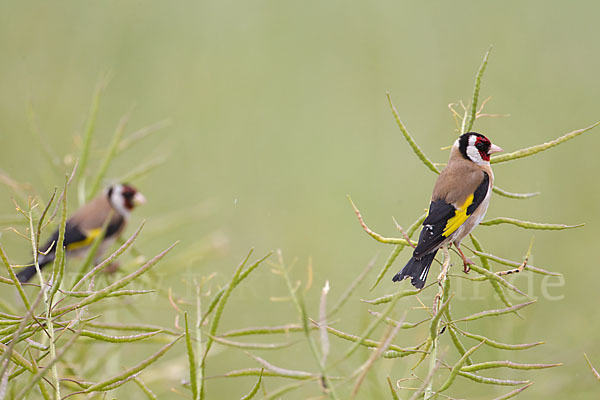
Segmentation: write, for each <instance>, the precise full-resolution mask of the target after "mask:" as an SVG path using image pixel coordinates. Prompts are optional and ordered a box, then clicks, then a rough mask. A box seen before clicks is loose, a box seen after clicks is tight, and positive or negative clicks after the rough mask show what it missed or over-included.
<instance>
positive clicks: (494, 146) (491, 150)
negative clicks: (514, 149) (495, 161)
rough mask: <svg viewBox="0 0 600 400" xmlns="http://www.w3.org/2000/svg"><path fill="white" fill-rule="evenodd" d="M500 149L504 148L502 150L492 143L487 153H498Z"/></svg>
mask: <svg viewBox="0 0 600 400" xmlns="http://www.w3.org/2000/svg"><path fill="white" fill-rule="evenodd" d="M501 151H504V150H502V147H500V146H496V145H495V144H492V145H491V146H490V149H489V150H488V153H489V154H494V153H500V152H501Z"/></svg>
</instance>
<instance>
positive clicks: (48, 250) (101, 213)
mask: <svg viewBox="0 0 600 400" xmlns="http://www.w3.org/2000/svg"><path fill="white" fill-rule="evenodd" d="M145 202H146V199H145V198H144V196H143V195H142V194H141V193H140V192H138V191H137V190H136V189H134V188H133V187H131V186H129V185H126V184H116V185H112V186H109V187H108V188H106V189H105V190H104V192H103V193H102V194H101V195H99V196H98V197H96V198H95V199H93V200H91V201H90V202H89V203H87V204H85V205H84V206H83V207H81V208H80V209H79V210H77V211H76V212H75V213H74V214H73V215H72V216H71V217H70V218H69V219H68V220H67V223H66V227H65V239H64V242H63V243H62V246H64V248H65V255H66V256H67V257H71V256H75V255H81V254H83V253H85V252H86V250H88V248H89V247H90V245H91V244H92V243H93V242H94V240H95V239H96V238H97V237H98V235H100V234H101V233H102V227H103V226H104V224H105V222H106V221H107V219H108V218H110V221H109V222H108V226H107V227H106V233H105V235H104V239H103V242H102V243H101V244H100V247H99V248H98V253H97V254H102V253H103V252H104V251H105V250H106V249H107V248H108V246H109V245H110V244H111V243H112V242H113V241H114V239H115V238H117V237H118V236H119V234H120V233H121V232H122V231H123V229H125V225H126V224H127V219H128V217H129V213H130V212H131V210H133V209H134V208H135V206H137V205H140V204H144V203H145ZM57 240H58V230H56V231H55V232H54V233H53V234H52V236H51V237H50V239H49V240H48V242H47V243H46V244H45V245H44V246H41V247H40V253H39V256H38V264H39V266H40V268H44V267H45V266H46V265H48V264H50V263H51V262H53V261H54V256H55V253H56V246H57V243H56V241H57ZM35 274H36V269H35V265H32V266H29V267H26V268H24V269H23V270H21V271H20V272H19V273H18V274H17V278H18V279H19V281H21V282H27V281H29V280H30V279H31V278H32V277H33V276H34V275H35Z"/></svg>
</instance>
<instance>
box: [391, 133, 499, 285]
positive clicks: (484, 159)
mask: <svg viewBox="0 0 600 400" xmlns="http://www.w3.org/2000/svg"><path fill="white" fill-rule="evenodd" d="M500 151H502V149H501V148H500V147H498V146H496V145H493V144H492V143H491V142H490V140H489V139H488V138H486V137H485V136H483V135H481V134H479V133H475V132H469V133H465V134H463V135H461V136H460V137H459V138H458V139H456V141H455V142H454V145H453V146H452V150H451V151H450V159H449V160H448V164H447V165H446V168H444V170H443V171H442V172H441V173H440V176H439V177H438V179H437V181H436V182H435V186H434V187H433V195H432V196H431V204H430V205H429V214H428V215H427V218H425V221H423V229H422V230H421V234H420V235H419V243H418V244H417V247H416V248H415V250H414V252H413V256H412V258H411V259H410V261H408V263H407V264H406V266H405V267H404V268H402V271H400V272H398V273H397V274H396V275H395V276H394V278H393V279H392V280H393V281H394V282H397V281H401V280H403V279H404V278H408V277H410V278H411V283H412V284H413V286H415V287H416V288H418V289H421V288H422V287H423V286H425V281H426V280H427V273H428V272H429V267H430V266H431V263H432V262H433V259H434V258H435V254H436V253H437V251H438V250H439V249H440V248H441V247H442V246H446V245H450V244H454V246H456V249H457V250H458V252H459V254H460V256H461V257H462V259H463V263H464V270H465V272H468V271H469V268H468V266H469V264H473V263H472V262H471V261H470V260H469V259H468V258H466V257H465V255H464V254H463V252H462V250H461V249H460V242H461V240H463V239H464V237H465V236H467V235H468V234H469V233H471V231H472V230H473V229H474V228H475V227H476V226H477V225H479V223H480V222H481V220H482V219H483V216H484V215H485V212H486V211H487V208H488V205H489V203H490V195H491V193H492V183H493V181H494V174H493V173H492V168H491V167H490V154H493V153H498V152H500Z"/></svg>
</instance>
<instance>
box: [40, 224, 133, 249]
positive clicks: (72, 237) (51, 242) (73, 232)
mask: <svg viewBox="0 0 600 400" xmlns="http://www.w3.org/2000/svg"><path fill="white" fill-rule="evenodd" d="M124 221H125V220H124V218H123V217H121V216H119V218H113V221H110V223H109V224H108V226H107V227H106V234H105V235H104V237H105V238H109V237H111V236H113V235H114V234H116V233H117V232H118V231H119V230H120V229H121V227H122V226H123V222H124ZM88 240H89V238H88V235H87V234H86V233H85V232H83V231H81V230H80V229H79V227H78V226H77V225H74V224H73V223H71V222H69V221H67V223H66V225H65V240H64V243H63V247H68V246H69V245H70V244H75V243H85V242H86V241H88ZM57 241H58V229H57V230H55V231H54V232H53V233H52V236H51V237H50V239H48V241H47V242H46V245H45V246H44V247H42V251H43V252H44V253H45V252H47V251H48V249H49V248H50V246H52V252H54V251H56V242H57Z"/></svg>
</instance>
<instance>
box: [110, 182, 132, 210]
mask: <svg viewBox="0 0 600 400" xmlns="http://www.w3.org/2000/svg"><path fill="white" fill-rule="evenodd" d="M111 187H112V189H113V190H112V193H111V194H110V197H109V199H108V201H109V203H110V205H111V206H112V207H113V208H114V209H115V211H116V212H117V213H119V214H120V215H122V216H123V217H125V218H127V217H129V210H128V209H127V207H126V206H125V199H124V198H123V185H119V184H117V185H113V186H111ZM109 189H110V188H109ZM107 195H108V193H107Z"/></svg>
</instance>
